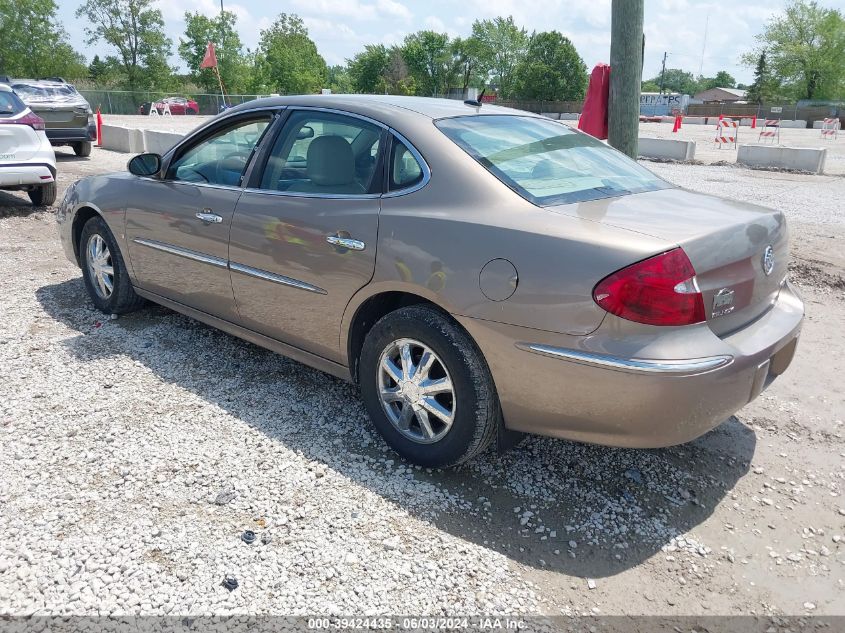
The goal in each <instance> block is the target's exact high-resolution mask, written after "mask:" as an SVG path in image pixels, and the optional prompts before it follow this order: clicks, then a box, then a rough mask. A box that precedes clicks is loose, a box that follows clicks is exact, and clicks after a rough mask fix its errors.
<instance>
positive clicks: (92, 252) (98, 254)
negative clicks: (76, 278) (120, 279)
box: [87, 233, 114, 299]
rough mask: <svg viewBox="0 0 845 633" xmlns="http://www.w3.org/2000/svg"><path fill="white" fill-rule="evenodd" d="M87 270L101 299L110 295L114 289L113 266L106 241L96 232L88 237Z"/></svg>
mask: <svg viewBox="0 0 845 633" xmlns="http://www.w3.org/2000/svg"><path fill="white" fill-rule="evenodd" d="M87 251H88V270H89V272H90V273H91V282H92V285H93V286H94V291H95V292H96V293H97V295H98V296H99V297H100V298H102V299H108V298H109V297H111V293H112V291H113V290H114V266H113V264H112V258H111V252H110V251H109V247H108V244H106V241H105V240H104V239H103V238H102V237H101V236H100V235H97V234H96V233H95V234H94V235H92V236H91V237H90V238H88V246H87Z"/></svg>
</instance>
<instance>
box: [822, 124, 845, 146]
mask: <svg viewBox="0 0 845 633" xmlns="http://www.w3.org/2000/svg"><path fill="white" fill-rule="evenodd" d="M841 127H842V124H841V123H840V121H839V119H825V120H824V121H822V138H823V139H827V140H831V141H835V140H836V137H837V136H839V129H840V128H841Z"/></svg>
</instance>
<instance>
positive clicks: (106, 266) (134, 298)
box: [79, 216, 144, 314]
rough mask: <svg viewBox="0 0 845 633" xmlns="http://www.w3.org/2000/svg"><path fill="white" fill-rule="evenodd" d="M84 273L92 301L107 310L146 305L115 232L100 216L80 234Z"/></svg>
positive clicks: (128, 309) (117, 311)
mask: <svg viewBox="0 0 845 633" xmlns="http://www.w3.org/2000/svg"><path fill="white" fill-rule="evenodd" d="M79 254H80V260H81V262H80V263H81V264H82V277H83V279H84V280H85V288H86V290H88V294H89V295H90V297H91V301H93V302H94V305H95V306H97V309H99V310H101V311H102V312H105V313H106V314H125V313H127V312H132V311H133V310H137V309H138V308H140V307H141V306H143V305H144V299H142V298H141V297H139V296H138V295H137V294H135V290H134V288H132V282H131V281H130V280H129V273H128V272H127V270H126V264H125V263H124V261H123V256H122V255H121V253H120V249H119V248H118V247H117V242H116V241H115V239H114V235H112V232H111V231H110V230H109V227H108V226H107V225H106V223H105V221H104V220H103V219H102V218H101V217H100V216H96V217H93V218H91V219H90V220H88V221H87V222H86V223H85V226H84V227H82V235H81V236H80V238H79Z"/></svg>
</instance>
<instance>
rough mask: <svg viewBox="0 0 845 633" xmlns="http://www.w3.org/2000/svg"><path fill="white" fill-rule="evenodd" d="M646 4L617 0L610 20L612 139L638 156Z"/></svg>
mask: <svg viewBox="0 0 845 633" xmlns="http://www.w3.org/2000/svg"><path fill="white" fill-rule="evenodd" d="M644 4H645V0H613V2H612V5H611V12H612V13H611V19H610V31H611V35H610V103H609V104H608V142H609V143H610V145H612V146H613V147H615V148H616V149H618V150H619V151H620V152H622V153H624V154H627V155H628V156H630V157H631V158H634V159H636V158H637V135H638V133H639V128H640V90H641V89H642V78H643V13H644Z"/></svg>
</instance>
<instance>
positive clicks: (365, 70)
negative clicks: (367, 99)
mask: <svg viewBox="0 0 845 633" xmlns="http://www.w3.org/2000/svg"><path fill="white" fill-rule="evenodd" d="M347 64H348V68H349V78H350V79H351V80H352V86H353V88H354V89H355V92H363V93H369V94H374V93H379V92H384V77H385V75H386V74H387V71H388V68H389V67H390V64H391V54H390V51H388V50H387V47H386V46H384V45H383V44H368V45H367V46H365V47H364V50H363V51H361V52H360V53H358V54H357V55H355V57H353V58H352V59H348V60H347Z"/></svg>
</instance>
